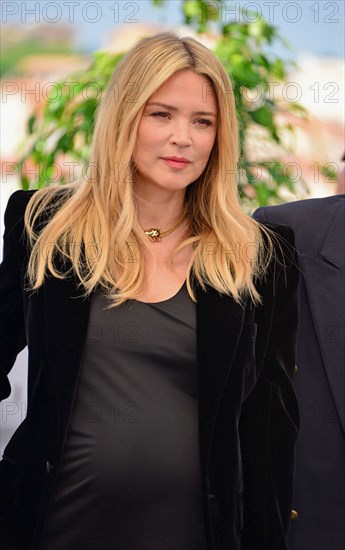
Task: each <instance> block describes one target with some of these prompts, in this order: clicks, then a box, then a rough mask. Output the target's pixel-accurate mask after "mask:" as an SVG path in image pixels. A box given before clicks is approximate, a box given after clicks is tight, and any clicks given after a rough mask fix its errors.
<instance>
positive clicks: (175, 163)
mask: <svg viewBox="0 0 345 550" xmlns="http://www.w3.org/2000/svg"><path fill="white" fill-rule="evenodd" d="M162 160H164V162H166V164H168V166H171V167H172V168H179V169H180V168H185V167H186V166H188V164H190V162H189V161H186V160H173V159H165V158H162Z"/></svg>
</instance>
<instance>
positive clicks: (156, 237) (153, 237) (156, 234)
mask: <svg viewBox="0 0 345 550" xmlns="http://www.w3.org/2000/svg"><path fill="white" fill-rule="evenodd" d="M145 233H146V235H147V236H148V238H149V239H150V241H151V242H154V243H155V242H158V241H160V240H161V238H160V229H159V228H158V227H150V229H147V230H146V231H145Z"/></svg>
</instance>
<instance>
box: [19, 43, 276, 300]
mask: <svg viewBox="0 0 345 550" xmlns="http://www.w3.org/2000/svg"><path fill="white" fill-rule="evenodd" d="M185 69H189V70H192V71H194V72H195V73H197V74H199V75H202V76H205V77H207V78H208V79H209V81H210V83H211V85H212V87H213V90H214V92H215V94H216V99H217V103H218V114H219V117H218V120H219V123H218V127H217V135H216V139H215V143H214V146H213V149H212V152H211V155H210V158H209V161H208V163H207V166H206V167H205V170H204V171H203V173H202V174H201V175H200V177H199V178H198V179H197V180H196V181H194V182H193V183H191V184H190V185H189V186H188V187H187V189H186V195H185V205H186V209H187V213H188V218H189V220H190V226H189V227H190V229H191V235H192V236H191V237H189V238H186V239H185V240H183V242H182V243H180V244H179V246H177V247H176V248H175V249H174V254H176V252H178V251H179V250H181V249H182V248H184V247H185V246H188V245H190V244H191V243H193V253H192V257H191V259H190V262H189V264H188V270H187V289H188V293H189V295H190V297H191V298H192V300H193V301H195V302H196V296H195V294H194V290H193V285H192V284H191V276H192V275H194V276H195V278H196V279H197V281H198V282H199V284H200V285H201V287H202V288H203V289H205V284H209V285H211V286H212V287H214V288H215V289H217V290H218V292H220V293H224V294H228V295H231V296H233V298H234V299H235V300H236V301H237V302H241V301H242V298H243V297H244V296H248V295H249V296H250V297H251V299H252V300H253V301H254V302H258V301H260V296H259V294H258V292H257V290H256V288H255V285H254V280H255V278H256V277H257V276H261V275H262V273H263V272H264V270H265V267H266V266H267V263H268V257H269V251H270V247H271V244H270V243H271V241H270V238H269V236H268V240H267V239H265V238H264V236H263V233H262V229H260V226H259V224H258V223H257V222H256V221H254V220H253V219H251V218H250V217H249V216H247V215H246V214H244V212H243V211H242V209H241V206H240V202H239V197H238V192H237V177H236V173H237V161H238V154H239V146H238V125H237V118H236V110H235V103H234V96H233V93H232V86H231V82H230V79H229V76H228V74H227V72H226V71H225V69H224V67H223V65H222V64H221V62H220V61H219V60H218V59H217V57H216V56H215V55H214V54H213V53H212V52H211V51H210V50H208V49H207V48H206V47H205V46H203V45H202V44H200V43H199V42H198V41H196V40H195V39H193V38H191V37H182V38H181V37H178V36H177V35H175V34H174V33H172V32H163V33H159V34H156V35H155V36H151V37H147V38H144V39H142V40H140V41H139V42H137V43H136V44H135V45H134V46H133V47H132V49H131V50H130V51H129V52H128V53H127V55H126V56H125V57H124V58H123V59H122V60H121V62H120V63H119V64H118V66H117V67H116V70H115V72H114V74H113V76H112V78H111V80H110V82H109V85H108V87H107V90H106V91H105V92H104V95H103V97H102V99H101V102H100V105H99V107H98V110H97V117H96V124H95V130H94V135H93V141H92V147H91V154H90V162H89V164H88V166H87V170H86V171H85V175H84V177H82V178H81V179H79V180H77V181H74V182H72V183H68V184H66V185H64V186H63V190H64V191H65V192H63V193H61V191H62V187H61V186H60V185H54V186H49V187H46V188H43V189H40V190H38V191H37V192H36V193H34V195H33V197H32V198H31V200H30V202H29V204H28V206H27V208H26V211H25V217H24V221H25V227H26V230H27V233H28V237H29V241H30V244H31V246H32V250H31V254H30V258H29V264H28V273H27V274H28V280H29V283H30V287H31V289H37V288H39V287H40V286H41V285H42V284H43V282H44V277H45V274H46V271H47V270H49V271H50V272H51V273H52V275H53V276H54V277H57V278H60V279H63V278H65V277H66V276H68V274H69V272H70V270H74V273H75V274H76V276H77V278H78V281H79V285H80V286H81V287H82V288H83V289H84V291H85V292H84V295H85V296H87V295H90V294H91V292H92V291H93V289H94V288H95V286H96V285H101V287H102V288H103V289H104V290H106V292H107V294H108V297H109V298H110V300H111V307H116V306H119V305H120V304H122V303H123V302H125V301H126V300H128V299H135V297H136V296H138V294H139V293H140V291H141V290H142V288H143V285H144V284H145V280H146V279H145V270H144V269H141V265H142V262H143V255H142V246H146V247H147V249H148V251H149V253H150V249H149V247H148V244H149V243H147V240H146V236H144V235H143V232H142V229H141V227H140V225H139V223H138V219H137V213H136V208H135V200H134V194H133V185H132V183H133V178H134V176H135V167H134V166H133V162H132V153H133V149H134V146H135V142H136V136H137V129H138V125H139V122H140V118H141V114H142V112H143V109H144V107H145V104H146V102H147V101H148V99H149V98H150V96H151V95H152V94H153V93H154V92H155V91H156V90H157V89H158V88H159V87H160V86H161V85H162V84H163V83H164V82H165V81H166V80H167V79H168V78H169V77H171V76H172V75H173V74H174V73H175V72H176V71H181V70H185ZM52 199H54V200H52ZM47 212H49V213H50V214H51V216H50V218H49V221H48V223H47V224H46V225H45V226H44V227H43V229H42V230H41V231H40V232H39V233H38V232H36V231H35V229H34V226H35V223H36V221H37V219H38V217H39V216H40V215H41V214H42V213H47ZM119 243H124V245H123V246H120V245H119ZM264 243H266V244H264ZM267 243H268V246H267ZM55 254H58V256H59V257H60V258H63V260H64V261H66V260H67V261H70V262H71V264H72V266H71V268H70V270H68V271H66V270H65V271H64V270H61V269H60V270H59V269H57V267H56V265H55V262H54V258H55Z"/></svg>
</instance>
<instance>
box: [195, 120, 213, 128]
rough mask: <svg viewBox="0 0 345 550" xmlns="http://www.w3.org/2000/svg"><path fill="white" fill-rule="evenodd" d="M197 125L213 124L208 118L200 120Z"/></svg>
mask: <svg viewBox="0 0 345 550" xmlns="http://www.w3.org/2000/svg"><path fill="white" fill-rule="evenodd" d="M197 123H198V124H202V125H203V126H210V125H211V124H212V122H211V121H210V120H208V119H207V118H198V120H197Z"/></svg>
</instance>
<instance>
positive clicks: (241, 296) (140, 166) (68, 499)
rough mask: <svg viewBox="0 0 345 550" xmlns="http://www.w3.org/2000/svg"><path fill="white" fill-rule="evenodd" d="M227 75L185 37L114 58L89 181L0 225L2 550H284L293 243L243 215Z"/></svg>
mask: <svg viewBox="0 0 345 550" xmlns="http://www.w3.org/2000/svg"><path fill="white" fill-rule="evenodd" d="M237 161H238V129H237V121H236V113H235V105H234V99H233V94H232V89H231V83H230V81H229V78H228V75H227V73H226V71H225V69H224V67H223V66H222V64H221V63H220V62H219V61H218V59H217V58H216V57H215V56H214V55H213V54H212V53H211V52H210V51H209V50H208V49H207V48H205V47H204V46H202V45H201V44H200V43H198V42H197V41H196V40H194V39H192V38H180V37H178V36H176V35H175V34H173V33H160V34H158V35H155V36H152V37H150V38H145V39H143V40H141V41H139V42H138V43H137V44H136V45H135V46H134V47H133V48H132V49H131V50H130V52H129V53H128V54H127V55H126V56H125V58H124V59H123V60H122V62H121V63H120V64H119V66H118V67H117V68H116V70H115V72H114V75H113V77H112V79H111V81H110V83H109V86H108V89H107V90H106V92H105V94H104V97H103V98H102V102H101V105H100V107H99V111H98V113H97V121H96V126H95V132H94V137H93V146H92V152H91V157H90V163H89V165H88V170H87V172H86V173H85V177H84V178H83V179H82V180H80V181H77V182H73V183H72V184H68V185H65V186H63V187H61V186H60V187H57V186H53V187H48V188H45V189H42V190H39V191H26V192H25V191H17V192H15V193H14V194H13V195H12V196H11V197H10V200H9V203H8V206H7V209H6V213H5V224H6V229H5V234H4V259H3V263H2V264H1V271H0V293H1V306H0V307H1V313H2V316H1V330H2V333H1V340H0V345H1V354H0V356H1V370H0V374H1V379H0V380H1V398H2V399H4V398H6V397H8V396H9V394H10V386H9V383H8V379H7V374H8V372H9V371H10V369H11V367H12V365H13V363H14V361H15V358H16V355H17V354H18V353H19V351H20V350H21V349H23V348H24V346H25V345H28V347H29V379H28V409H27V417H26V418H25V420H24V422H23V423H22V424H21V425H20V427H19V428H18V430H17V431H16V432H15V434H14V435H13V437H12V439H11V440H10V442H9V443H8V445H7V447H6V448H5V452H4V455H3V460H2V461H1V462H0V467H1V469H0V473H1V487H2V490H3V494H4V495H5V497H4V498H2V499H1V503H0V518H1V521H0V523H1V530H2V536H3V540H5V541H6V548H7V549H11V550H12V549H13V550H17V549H18V550H19V549H20V550H24V549H27V550H36V549H40V550H55V549H56V550H75V549H83V550H91V549H92V550H94V549H96V548H97V550H163V549H168V548H171V549H176V550H202V549H212V550H237V549H240V548H242V549H246V550H254V549H255V550H259V549H266V550H283V549H285V548H286V538H285V535H286V532H287V529H288V524H289V520H290V515H291V509H290V506H291V499H292V478H293V452H294V444H295V439H296V432H297V427H298V409H297V404H296V399H295V394H294V392H293V389H292V385H291V381H290V378H291V377H292V373H293V368H294V346H295V332H296V324H297V309H296V308H297V306H296V290H297V289H296V287H297V281H298V276H297V266H296V262H295V259H294V258H295V256H294V253H293V247H292V245H293V234H292V231H291V230H290V228H288V227H286V226H277V227H274V226H273V227H271V228H267V227H266V228H265V227H264V226H260V225H259V224H258V223H257V222H256V221H254V220H252V219H251V218H250V217H248V216H247V215H245V214H244V213H243V212H242V210H241V206H240V204H239V200H238V195H237V185H236V165H237Z"/></svg>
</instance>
